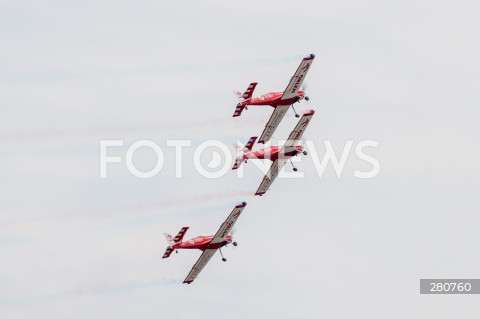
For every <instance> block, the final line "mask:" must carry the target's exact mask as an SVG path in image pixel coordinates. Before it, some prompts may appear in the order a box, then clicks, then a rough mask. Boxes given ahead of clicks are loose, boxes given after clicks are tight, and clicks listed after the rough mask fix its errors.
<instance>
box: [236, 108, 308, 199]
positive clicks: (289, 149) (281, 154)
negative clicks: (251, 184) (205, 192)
mask: <svg viewBox="0 0 480 319" xmlns="http://www.w3.org/2000/svg"><path fill="white" fill-rule="evenodd" d="M314 113H315V111H313V110H308V111H305V113H304V114H303V116H302V118H301V119H300V121H298V123H297V126H295V128H294V129H293V131H292V132H291V133H290V136H289V137H288V139H287V141H286V142H285V144H284V145H283V146H282V147H281V146H269V147H265V148H262V149H259V150H258V151H254V152H252V147H253V144H255V140H256V139H257V137H256V136H253V137H251V138H250V140H249V141H248V143H247V144H246V145H245V147H244V148H243V150H242V151H243V154H242V155H241V156H239V157H237V159H236V161H235V164H234V165H233V167H232V169H237V168H239V167H240V165H242V163H243V162H245V163H246V162H247V160H248V159H269V160H271V161H272V162H273V164H272V166H271V167H270V169H269V170H268V173H267V175H265V177H264V178H263V181H262V183H261V184H260V186H259V187H258V189H257V191H256V192H255V195H260V196H262V195H263V194H265V193H266V192H267V190H268V189H269V187H270V185H272V183H273V181H274V180H275V178H276V177H277V175H278V173H279V171H280V170H281V169H282V167H283V166H284V165H285V164H286V163H287V162H288V161H289V160H290V159H291V158H292V157H293V156H296V155H298V154H300V153H302V152H303V154H304V155H307V152H306V151H304V150H303V147H302V146H301V145H297V144H298V141H299V140H300V139H301V138H302V135H303V132H305V130H306V128H307V126H308V123H310V120H311V118H312V116H313V114H314ZM290 163H291V164H292V166H293V163H292V162H291V161H290ZM293 170H294V171H295V172H296V171H297V168H296V167H295V166H293Z"/></svg>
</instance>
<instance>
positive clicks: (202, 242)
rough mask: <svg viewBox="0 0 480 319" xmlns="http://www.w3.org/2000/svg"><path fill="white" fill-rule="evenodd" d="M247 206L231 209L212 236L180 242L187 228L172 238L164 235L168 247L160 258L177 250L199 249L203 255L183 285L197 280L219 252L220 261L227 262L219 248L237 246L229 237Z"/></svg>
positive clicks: (240, 205)
mask: <svg viewBox="0 0 480 319" xmlns="http://www.w3.org/2000/svg"><path fill="white" fill-rule="evenodd" d="M245 206H247V203H245V202H243V203H241V204H239V205H237V206H235V208H234V209H233V211H232V212H231V213H230V215H229V216H228V217H227V219H226V220H225V222H223V224H222V225H221V226H220V228H219V229H218V231H217V233H216V234H215V235H213V236H198V237H195V238H192V239H190V240H187V241H184V242H182V239H183V236H185V233H186V232H187V230H188V227H183V228H182V229H180V231H179V232H178V234H177V236H175V237H172V235H169V234H165V237H166V238H167V241H168V243H169V245H170V246H168V247H167V249H166V250H165V254H163V257H162V258H168V257H170V254H171V253H172V252H173V251H176V252H177V253H178V250H179V249H200V250H201V251H203V253H202V254H201V255H200V257H199V258H198V260H197V262H196V263H195V265H193V267H192V270H191V271H190V273H189V274H188V276H187V277H186V278H185V280H184V281H183V283H184V284H185V283H186V284H190V283H192V281H194V280H195V278H197V276H198V274H199V273H200V272H201V271H202V269H203V267H205V265H206V264H207V263H208V262H209V261H210V259H211V258H212V256H213V255H215V253H216V252H217V250H220V254H221V255H222V260H223V261H227V259H226V258H225V257H223V254H222V250H221V248H222V247H224V246H226V245H228V244H230V243H233V245H234V246H237V243H236V242H234V241H233V237H232V235H231V232H232V229H233V225H235V222H236V221H237V219H238V217H240V214H241V213H242V211H243V209H244V208H245Z"/></svg>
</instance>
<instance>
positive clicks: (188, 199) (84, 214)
mask: <svg viewBox="0 0 480 319" xmlns="http://www.w3.org/2000/svg"><path fill="white" fill-rule="evenodd" d="M250 195H253V192H252V191H246V190H238V189H226V190H223V191H219V192H209V193H205V194H196V195H192V196H177V197H170V198H166V199H161V200H155V201H150V202H142V203H131V204H122V205H116V206H109V207H106V208H99V209H94V210H88V211H76V212H75V211H73V212H63V213H58V214H55V215H50V216H49V217H44V218H37V219H28V220H24V221H19V220H17V221H13V220H9V221H3V222H1V223H0V228H7V227H9V226H18V225H24V224H34V223H45V222H53V221H57V222H59V221H60V222H61V221H62V220H63V221H71V220H72V219H75V220H81V219H88V220H89V221H91V220H92V219H93V218H96V219H103V218H111V217H112V216H119V215H128V214H141V213H145V212H149V211H152V210H160V209H168V208H183V207H188V206H197V205H203V204H205V203H209V202H212V201H218V200H223V199H227V198H232V197H239V196H250Z"/></svg>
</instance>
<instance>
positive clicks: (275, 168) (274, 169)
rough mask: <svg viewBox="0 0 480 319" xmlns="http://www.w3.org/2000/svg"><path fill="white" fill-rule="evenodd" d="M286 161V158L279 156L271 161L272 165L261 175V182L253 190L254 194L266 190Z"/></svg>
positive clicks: (262, 192)
mask: <svg viewBox="0 0 480 319" xmlns="http://www.w3.org/2000/svg"><path fill="white" fill-rule="evenodd" d="M287 161H288V159H284V158H279V159H277V160H275V162H273V164H272V166H270V169H269V170H268V172H267V175H265V177H263V180H262V183H261V184H260V186H259V187H258V189H257V191H256V192H255V195H260V196H262V195H263V194H265V193H266V192H267V191H268V189H269V187H270V185H272V183H273V181H274V180H275V178H277V176H278V173H279V172H280V171H281V169H282V168H283V166H284V165H285V163H287Z"/></svg>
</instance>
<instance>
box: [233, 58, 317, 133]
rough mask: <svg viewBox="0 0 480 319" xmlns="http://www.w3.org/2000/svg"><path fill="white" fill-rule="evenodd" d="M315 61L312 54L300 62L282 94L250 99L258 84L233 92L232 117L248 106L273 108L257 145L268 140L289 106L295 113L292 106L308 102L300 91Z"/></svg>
mask: <svg viewBox="0 0 480 319" xmlns="http://www.w3.org/2000/svg"><path fill="white" fill-rule="evenodd" d="M313 59H315V55H314V54H310V55H309V56H307V57H306V58H304V59H303V60H302V62H301V63H300V65H299V66H298V69H297V71H296V72H295V74H294V75H293V76H292V78H291V79H290V82H289V83H288V85H287V88H286V89H285V91H282V92H270V93H267V94H264V95H262V96H260V97H257V98H252V94H253V91H254V90H255V87H256V86H257V84H258V83H255V82H254V83H250V85H249V86H248V88H247V90H246V91H245V92H244V93H243V94H242V93H240V92H237V91H234V93H235V95H236V97H237V99H238V102H239V103H238V104H237V106H236V108H235V113H233V117H236V116H240V115H241V114H242V111H243V110H244V109H247V108H248V106H249V105H270V106H273V107H274V108H275V110H274V111H273V114H272V116H271V117H270V120H268V122H267V124H266V125H265V129H264V130H263V133H262V135H261V136H260V139H259V140H258V142H259V143H265V142H266V141H268V140H270V138H271V137H272V135H273V133H274V132H275V130H276V129H277V127H278V125H279V124H280V122H281V121H282V119H283V117H284V116H285V113H287V110H288V108H289V107H290V105H291V106H292V109H293V111H294V112H295V108H294V107H293V104H294V103H296V102H299V101H300V100H303V99H305V100H307V101H308V100H309V99H308V97H307V96H305V90H300V88H301V87H302V83H303V80H304V79H305V77H306V76H307V72H308V70H309V69H310V65H311V64H312V62H313ZM295 116H296V117H300V116H299V115H298V114H297V112H295Z"/></svg>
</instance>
